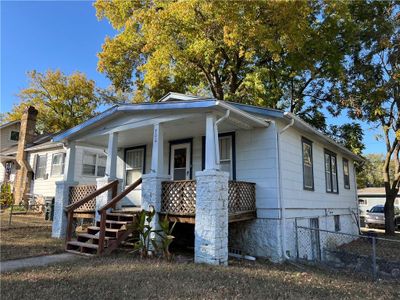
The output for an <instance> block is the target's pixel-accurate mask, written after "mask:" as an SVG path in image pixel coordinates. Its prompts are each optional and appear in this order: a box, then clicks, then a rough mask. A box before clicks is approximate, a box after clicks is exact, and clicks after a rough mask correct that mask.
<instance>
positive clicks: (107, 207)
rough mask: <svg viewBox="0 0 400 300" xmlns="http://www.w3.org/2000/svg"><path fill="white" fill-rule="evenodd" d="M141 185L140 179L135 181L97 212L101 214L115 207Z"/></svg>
mask: <svg viewBox="0 0 400 300" xmlns="http://www.w3.org/2000/svg"><path fill="white" fill-rule="evenodd" d="M141 183H142V178H141V177H140V178H139V179H138V180H136V181H135V182H134V183H132V184H131V185H129V186H128V187H127V188H126V189H125V190H124V191H123V192H122V193H120V194H118V195H117V196H116V197H114V198H113V199H112V200H111V201H110V202H108V203H107V204H106V205H104V206H102V207H101V208H99V210H98V212H99V213H101V212H102V211H105V210H107V209H109V208H112V207H115V205H116V204H117V203H118V202H119V201H121V200H122V198H124V197H125V196H126V195H128V194H129V193H130V192H132V191H133V190H134V189H136V188H137V187H138V186H139V185H140V184H141Z"/></svg>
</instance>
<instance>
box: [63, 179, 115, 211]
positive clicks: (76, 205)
mask: <svg viewBox="0 0 400 300" xmlns="http://www.w3.org/2000/svg"><path fill="white" fill-rule="evenodd" d="M114 185H118V180H114V181H111V182H110V183H107V184H106V185H105V186H103V187H101V188H99V189H98V190H96V191H95V192H93V193H91V194H89V195H87V196H86V197H85V198H83V199H82V200H79V201H78V202H75V203H72V204H70V205H67V206H66V207H65V210H66V211H67V212H70V211H73V210H75V209H77V208H78V207H79V206H81V205H83V204H85V203H86V202H88V201H89V200H91V199H93V198H95V197H97V196H98V195H100V194H102V193H104V192H105V191H107V190H109V189H110V188H112V187H113V186H114Z"/></svg>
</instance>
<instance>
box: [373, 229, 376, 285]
mask: <svg viewBox="0 0 400 300" xmlns="http://www.w3.org/2000/svg"><path fill="white" fill-rule="evenodd" d="M376 273H377V272H376V238H375V237H374V236H373V237H372V278H373V280H376V278H377V274H376Z"/></svg>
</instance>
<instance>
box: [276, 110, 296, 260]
mask: <svg viewBox="0 0 400 300" xmlns="http://www.w3.org/2000/svg"><path fill="white" fill-rule="evenodd" d="M285 116H287V117H289V118H290V119H291V122H290V123H289V124H288V125H286V126H285V127H284V128H282V130H281V131H279V132H277V134H276V148H277V155H278V172H279V174H278V177H279V202H280V206H281V219H282V226H281V228H282V235H281V237H282V242H281V243H282V255H283V257H284V259H286V260H289V259H290V257H289V256H288V255H287V253H286V249H287V248H286V203H285V199H284V198H283V197H282V175H281V165H282V164H281V155H280V154H279V152H280V135H281V134H283V133H284V132H285V131H286V130H288V129H289V128H290V127H292V126H293V125H294V119H293V118H291V117H290V115H289V114H287V113H285Z"/></svg>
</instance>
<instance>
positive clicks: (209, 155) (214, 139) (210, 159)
mask: <svg viewBox="0 0 400 300" xmlns="http://www.w3.org/2000/svg"><path fill="white" fill-rule="evenodd" d="M215 123H216V117H215V115H214V114H212V113H209V114H207V116H206V151H205V153H206V161H205V169H206V170H219V142H218V130H217V127H216V125H215Z"/></svg>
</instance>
